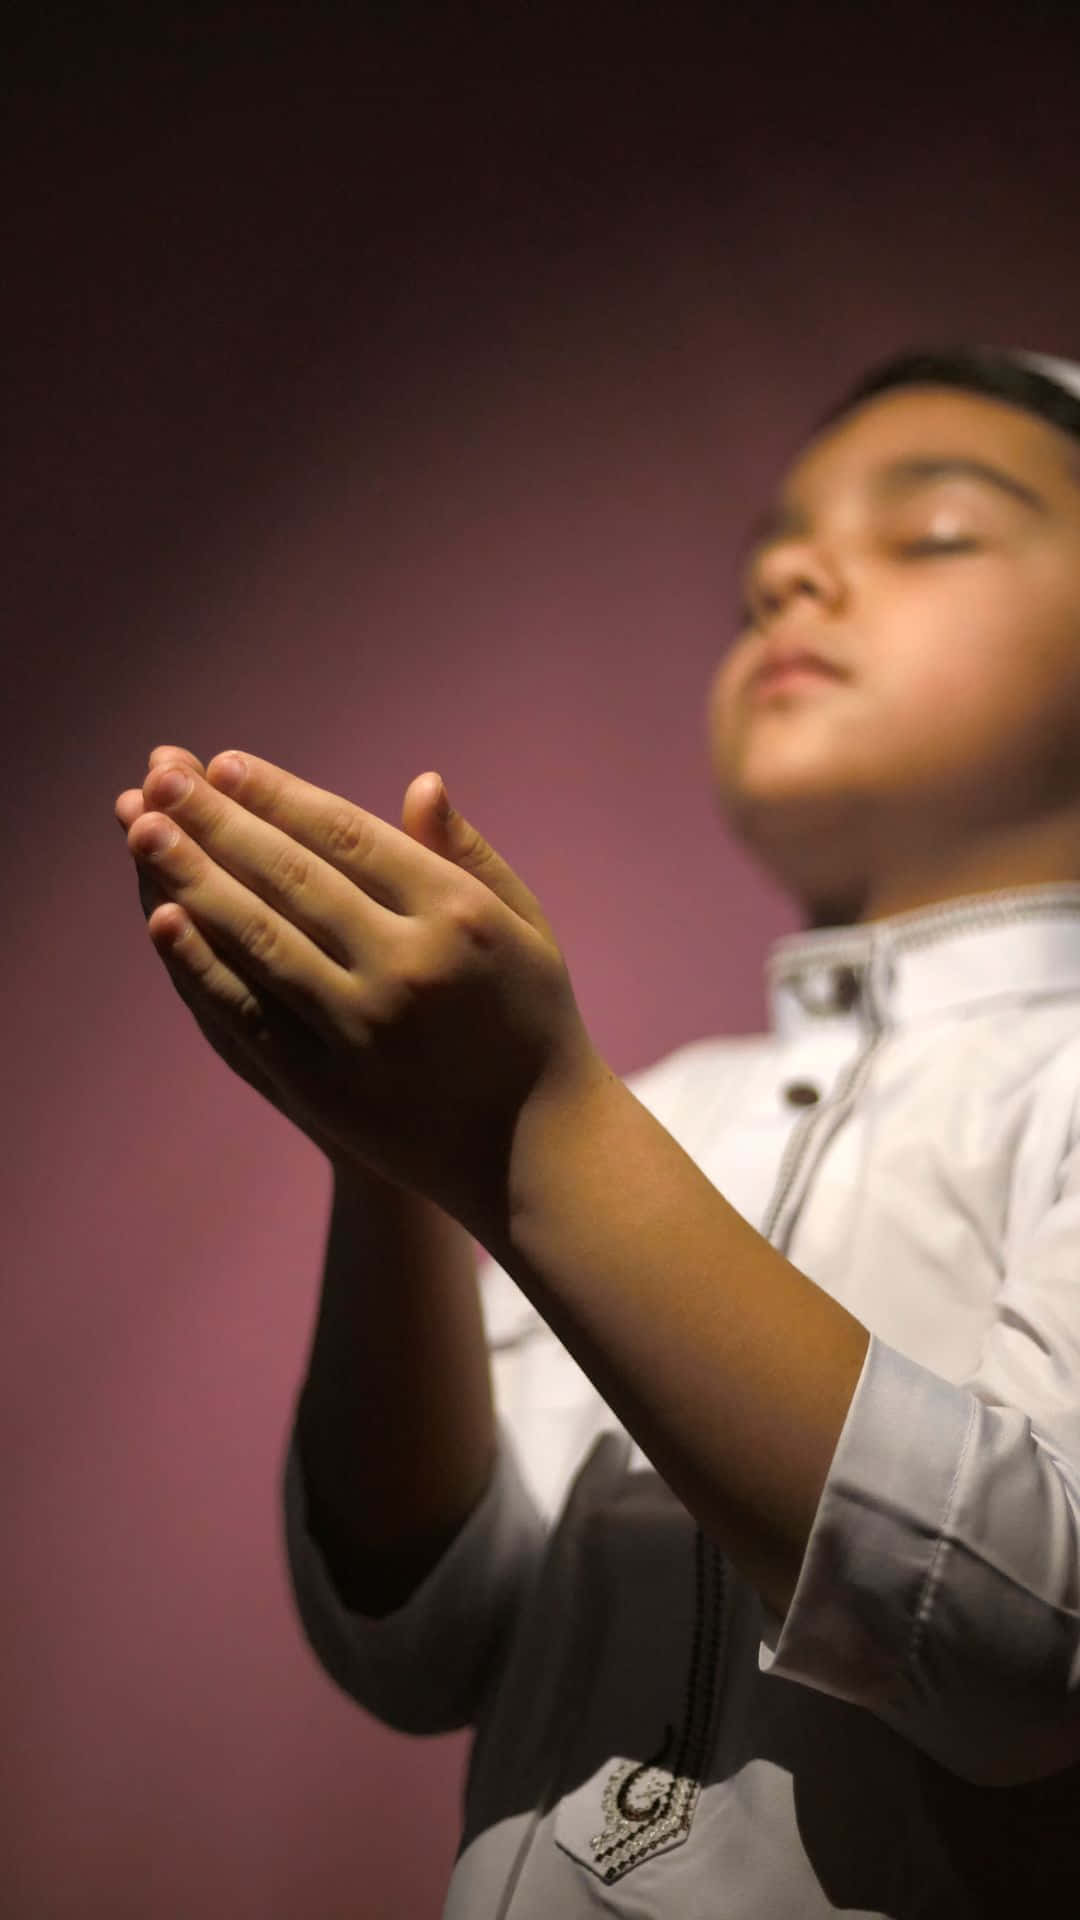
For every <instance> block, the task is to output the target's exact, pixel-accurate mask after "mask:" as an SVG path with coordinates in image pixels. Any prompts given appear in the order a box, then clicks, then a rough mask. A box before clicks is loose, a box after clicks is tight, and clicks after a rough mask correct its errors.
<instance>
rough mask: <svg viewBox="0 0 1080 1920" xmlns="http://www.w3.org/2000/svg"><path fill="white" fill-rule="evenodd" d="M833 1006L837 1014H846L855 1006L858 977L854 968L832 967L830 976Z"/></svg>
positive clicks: (857, 993)
mask: <svg viewBox="0 0 1080 1920" xmlns="http://www.w3.org/2000/svg"><path fill="white" fill-rule="evenodd" d="M832 996H833V1006H834V1007H835V1008H836V1009H837V1011H838V1012H839V1013H846V1012H847V1010H848V1008H849V1007H853V1006H854V1005H855V1002H856V1000H857V999H858V997H859V975H858V973H857V971H856V969H855V968H854V967H834V968H833V976H832Z"/></svg>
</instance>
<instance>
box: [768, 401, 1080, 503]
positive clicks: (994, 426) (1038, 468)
mask: <svg viewBox="0 0 1080 1920" xmlns="http://www.w3.org/2000/svg"><path fill="white" fill-rule="evenodd" d="M948 456H956V457H958V458H961V459H962V458H964V457H969V458H972V459H975V460H983V461H985V462H987V463H989V464H992V465H995V466H998V467H1001V468H1004V469H1005V470H1006V471H1008V472H1011V473H1012V474H1014V475H1015V476H1016V477H1017V478H1018V479H1019V480H1021V481H1025V480H1026V481H1027V482H1028V483H1029V485H1030V486H1031V487H1033V488H1035V489H1038V490H1039V491H1040V492H1043V493H1049V494H1050V495H1051V496H1055V495H1057V496H1061V497H1064V496H1065V495H1067V493H1068V492H1069V491H1070V490H1071V489H1075V488H1076V485H1077V476H1078V472H1080V447H1078V446H1077V445H1076V443H1075V442H1074V441H1073V440H1072V438H1071V436H1070V435H1068V434H1066V433H1064V432H1062V431H1061V430H1060V429H1059V428H1057V427H1055V426H1052V425H1051V424H1050V422H1049V421H1044V420H1042V419H1040V418H1039V416H1038V415H1037V414H1033V413H1028V412H1027V411H1026V410H1025V409H1024V408H1023V407H1018V406H1013V405H1012V404H1011V403H1010V402H1008V401H1005V400H998V399H993V398H991V397H990V396H989V395H984V394H978V393H968V392H963V391H960V390H959V389H956V388H950V387H931V386H926V387H902V388H896V389H893V390H891V391H889V392H886V393H883V394H875V395H874V396H873V397H872V398H871V399H869V400H865V401H863V402H862V403H861V405H859V406H858V407H856V408H854V409H853V410H852V412H851V413H849V414H846V415H845V416H844V417H843V418H842V419H840V420H838V421H837V422H835V424H834V425H833V426H831V427H829V428H827V429H826V430H825V432H824V433H822V434H819V435H818V436H817V438H816V439H814V440H813V441H811V443H810V444H809V446H807V447H805V448H804V449H803V450H802V452H801V453H799V454H798V455H797V456H796V458H795V459H794V460H793V461H792V463H791V464H790V466H789V468H788V470H787V472H786V474H784V476H783V479H782V487H781V493H782V497H783V498H785V499H791V500H798V501H800V502H806V504H808V505H810V504H812V503H813V501H814V497H815V496H816V495H818V494H821V493H824V492H827V491H830V490H833V489H842V488H845V487H849V488H852V489H854V488H857V487H858V486H859V485H860V484H861V485H864V486H865V485H867V484H868V483H870V482H871V481H872V479H873V478H874V477H875V475H876V473H877V472H878V470H880V469H881V468H882V467H884V466H886V465H887V464H888V463H889V462H890V461H896V460H903V459H911V458H931V457H941V458H946V457H948Z"/></svg>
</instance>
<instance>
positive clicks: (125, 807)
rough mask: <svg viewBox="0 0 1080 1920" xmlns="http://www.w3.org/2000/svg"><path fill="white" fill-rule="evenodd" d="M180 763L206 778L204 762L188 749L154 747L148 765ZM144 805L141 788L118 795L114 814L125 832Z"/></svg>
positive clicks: (133, 788) (126, 789) (126, 790)
mask: <svg viewBox="0 0 1080 1920" xmlns="http://www.w3.org/2000/svg"><path fill="white" fill-rule="evenodd" d="M180 762H183V763H184V765H186V766H189V767H192V768H194V770H195V772H196V773H201V774H203V775H204V776H205V773H206V768H205V767H204V766H203V763H202V761H201V760H200V759H199V758H198V756H197V755H196V754H194V753H189V752H188V749H187V748H186V747H152V748H151V749H150V755H149V758H148V760H147V762H146V764H147V768H148V769H149V768H151V767H156V766H160V765H162V764H165V763H167V764H169V765H172V766H175V765H178V764H179V763H180ZM144 805H145V802H144V801H143V795H142V788H141V787H125V788H124V791H123V793H120V794H117V797H116V800H115V802H114V804H113V812H114V813H115V815H116V818H117V819H118V820H119V822H120V825H121V826H122V827H123V828H124V830H125V832H126V831H127V829H128V827H130V825H131V823H132V821H133V820H137V819H138V817H139V815H140V813H142V811H143V809H144Z"/></svg>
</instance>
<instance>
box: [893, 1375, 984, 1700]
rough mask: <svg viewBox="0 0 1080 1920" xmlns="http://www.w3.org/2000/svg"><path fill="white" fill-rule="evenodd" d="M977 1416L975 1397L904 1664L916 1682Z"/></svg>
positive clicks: (949, 1546)
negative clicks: (920, 1656) (917, 1669)
mask: <svg viewBox="0 0 1080 1920" xmlns="http://www.w3.org/2000/svg"><path fill="white" fill-rule="evenodd" d="M977 1415H978V1406H977V1403H976V1402H975V1400H974V1399H973V1400H972V1403H971V1406H970V1408H969V1410H968V1421H967V1427H966V1428H965V1430H964V1440H963V1445H962V1446H961V1448H960V1456H959V1458H958V1460H957V1462H956V1468H955V1470H954V1473H953V1477H952V1480H951V1481H950V1483H949V1491H948V1495H947V1497H946V1501H945V1513H944V1516H943V1518H942V1523H941V1531H940V1533H939V1534H938V1537H937V1544H936V1545H935V1547H934V1551H933V1553H932V1554H931V1556H930V1565H929V1566H928V1567H927V1569H926V1578H925V1579H924V1581H923V1588H922V1593H921V1595H920V1597H919V1604H918V1606H917V1607H916V1609H915V1618H914V1621H913V1623H912V1628H911V1641H910V1645H909V1647H908V1655H907V1659H906V1661H905V1663H904V1666H905V1672H906V1674H907V1678H908V1680H909V1681H913V1680H914V1679H915V1678H916V1668H917V1666H918V1660H919V1655H920V1653H921V1651H922V1643H923V1640H924V1638H925V1633H926V1625H927V1622H928V1620H929V1618H930V1614H931V1612H932V1611H933V1606H934V1601H935V1600H936V1598H937V1594H938V1589H939V1588H940V1586H941V1582H942V1578H943V1573H944V1563H945V1557H946V1555H947V1553H948V1552H949V1549H950V1548H951V1546H952V1540H951V1538H950V1528H951V1521H952V1517H953V1513H954V1511H955V1508H956V1502H957V1499H958V1496H959V1492H960V1482H961V1480H962V1478H963V1474H964V1468H965V1467H966V1465H967V1458H968V1454H969V1452H970V1450H971V1443H972V1439H973V1437H974V1433H975V1422H976V1418H977Z"/></svg>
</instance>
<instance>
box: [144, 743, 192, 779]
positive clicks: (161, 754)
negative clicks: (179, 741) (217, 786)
mask: <svg viewBox="0 0 1080 1920" xmlns="http://www.w3.org/2000/svg"><path fill="white" fill-rule="evenodd" d="M178 760H183V761H186V763H187V765H188V766H189V767H194V769H195V772H196V773H202V774H205V772H206V768H205V767H204V766H203V763H202V761H201V760H200V759H198V758H197V757H196V755H195V754H193V753H190V752H189V751H188V749H187V747H151V749H150V755H149V758H148V759H147V762H146V764H147V766H148V767H157V766H160V765H162V763H163V762H165V761H167V762H169V764H170V765H171V764H173V763H174V762H176V761H178Z"/></svg>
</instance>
